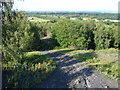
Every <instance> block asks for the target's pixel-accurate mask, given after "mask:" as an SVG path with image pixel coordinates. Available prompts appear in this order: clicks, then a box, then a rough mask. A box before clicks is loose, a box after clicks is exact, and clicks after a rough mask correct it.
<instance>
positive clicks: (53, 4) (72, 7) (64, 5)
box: [13, 0, 120, 11]
mask: <svg viewBox="0 0 120 90" xmlns="http://www.w3.org/2000/svg"><path fill="white" fill-rule="evenodd" d="M119 1H120V0H23V1H21V0H14V5H13V8H14V9H18V10H22V11H118V2H119Z"/></svg>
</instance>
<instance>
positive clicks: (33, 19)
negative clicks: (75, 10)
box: [29, 17, 50, 22]
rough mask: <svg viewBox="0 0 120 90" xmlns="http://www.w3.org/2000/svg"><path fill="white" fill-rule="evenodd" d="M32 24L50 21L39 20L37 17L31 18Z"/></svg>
mask: <svg viewBox="0 0 120 90" xmlns="http://www.w3.org/2000/svg"><path fill="white" fill-rule="evenodd" d="M29 18H30V21H31V22H47V21H50V20H47V19H42V18H37V17H29Z"/></svg>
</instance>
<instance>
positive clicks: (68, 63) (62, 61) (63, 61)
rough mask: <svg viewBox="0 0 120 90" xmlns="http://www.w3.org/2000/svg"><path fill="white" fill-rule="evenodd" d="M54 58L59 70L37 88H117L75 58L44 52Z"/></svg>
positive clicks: (113, 82) (115, 83) (102, 75)
mask: <svg viewBox="0 0 120 90" xmlns="http://www.w3.org/2000/svg"><path fill="white" fill-rule="evenodd" d="M42 52H43V53H45V54H47V55H49V56H50V57H53V59H54V60H55V61H56V62H57V64H58V65H57V69H56V71H54V72H53V73H52V74H51V75H50V76H49V77H48V78H47V79H46V80H45V81H43V82H42V83H41V85H39V86H36V88H73V87H74V88H117V87H118V83H117V82H116V81H114V80H111V79H108V78H105V75H104V74H101V73H99V72H97V71H94V70H92V69H91V68H89V67H86V66H85V65H83V64H82V63H79V62H78V61H77V60H75V59H74V58H73V57H70V56H67V55H65V54H60V53H57V52H53V51H42Z"/></svg>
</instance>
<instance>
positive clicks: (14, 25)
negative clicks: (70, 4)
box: [0, 2, 119, 88]
mask: <svg viewBox="0 0 120 90" xmlns="http://www.w3.org/2000/svg"><path fill="white" fill-rule="evenodd" d="M2 7H3V9H2V13H3V16H2V21H3V22H2V23H3V25H2V26H3V31H2V43H3V44H2V46H1V45H0V49H1V48H2V66H3V69H2V71H3V88H11V87H13V88H30V87H33V86H35V85H37V84H39V83H41V81H42V80H44V79H45V78H46V77H47V76H48V75H49V74H50V73H52V72H53V71H54V70H55V68H56V63H55V61H53V60H52V58H50V57H48V56H46V55H44V54H42V53H41V52H37V51H38V50H50V49H56V50H55V51H58V52H59V53H64V54H68V55H70V56H73V57H75V58H76V59H77V60H78V61H80V62H84V63H85V64H86V65H88V66H91V67H94V68H95V69H96V70H98V71H100V72H103V73H105V74H108V75H111V76H112V77H117V78H118V77H119V76H118V74H117V72H118V67H117V64H116V62H117V61H118V60H117V58H116V57H115V58H112V57H110V58H109V59H108V57H109V56H110V55H111V54H117V51H118V50H117V49H118V48H119V37H118V27H117V24H116V23H114V22H110V21H107V22H103V21H102V20H104V19H113V20H114V19H115V20H117V19H116V14H108V13H106V14H102V13H79V12H78V13H77V12H69V13H68V12H67V13H66V12H65V13H63V12H60V13H59V12H58V13H51V12H48V13H44V12H43V13H34V12H32V13H27V16H26V14H25V12H22V11H13V10H12V3H9V2H2ZM86 17H87V18H88V19H87V20H83V18H86ZM29 18H31V20H28V19H29ZM94 19H99V20H100V21H99V22H96V21H95V20H94ZM70 46H71V47H79V48H80V49H81V50H74V49H70V50H69V49H67V48H68V47H70ZM60 48H62V49H60ZM65 48H66V49H65ZM109 48H113V49H116V50H112V49H111V50H106V49H109ZM64 50H65V51H64ZM94 50H95V51H94ZM104 55H108V56H106V58H105V57H104ZM113 56H114V55H113Z"/></svg>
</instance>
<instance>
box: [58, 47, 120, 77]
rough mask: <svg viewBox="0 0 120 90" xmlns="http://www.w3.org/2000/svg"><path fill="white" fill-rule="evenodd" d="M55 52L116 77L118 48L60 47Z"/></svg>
mask: <svg viewBox="0 0 120 90" xmlns="http://www.w3.org/2000/svg"><path fill="white" fill-rule="evenodd" d="M56 52H59V53H62V54H66V55H69V56H73V57H74V58H75V59H76V60H78V61H79V62H82V63H84V64H85V65H86V66H89V67H92V68H93V69H95V70H97V71H99V72H101V73H104V74H106V75H108V76H110V77H112V78H113V79H118V78H120V76H119V75H118V50H111V49H105V50H96V51H93V50H71V49H68V48H67V49H60V50H56Z"/></svg>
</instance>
